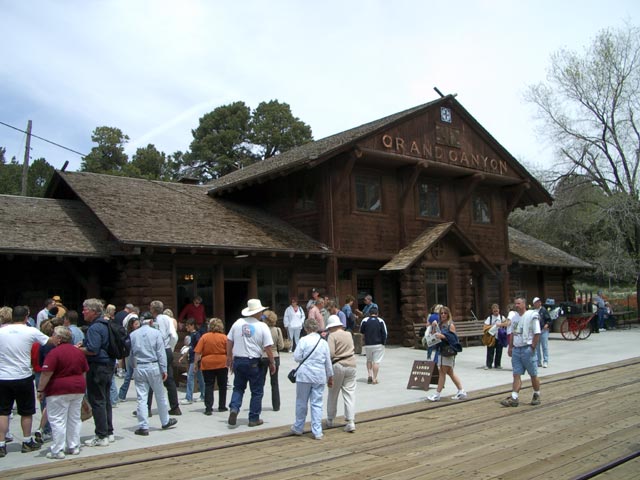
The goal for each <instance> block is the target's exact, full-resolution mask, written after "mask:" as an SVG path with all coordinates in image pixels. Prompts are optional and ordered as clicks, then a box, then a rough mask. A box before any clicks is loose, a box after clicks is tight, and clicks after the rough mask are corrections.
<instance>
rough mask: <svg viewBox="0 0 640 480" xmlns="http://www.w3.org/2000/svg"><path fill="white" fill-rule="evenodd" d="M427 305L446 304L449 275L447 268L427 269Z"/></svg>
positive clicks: (430, 306) (447, 300)
mask: <svg viewBox="0 0 640 480" xmlns="http://www.w3.org/2000/svg"><path fill="white" fill-rule="evenodd" d="M426 277H427V282H426V283H427V305H428V307H429V308H432V307H433V306H434V305H436V304H438V303H439V304H442V305H447V304H448V302H449V275H448V272H447V270H427V272H426Z"/></svg>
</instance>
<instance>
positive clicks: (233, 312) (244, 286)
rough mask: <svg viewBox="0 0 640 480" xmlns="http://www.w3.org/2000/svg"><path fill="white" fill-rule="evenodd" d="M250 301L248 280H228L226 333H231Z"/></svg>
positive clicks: (225, 301)
mask: <svg viewBox="0 0 640 480" xmlns="http://www.w3.org/2000/svg"><path fill="white" fill-rule="evenodd" d="M247 300H249V282H248V281H246V280H227V281H225V282H224V322H225V331H227V332H228V331H229V329H230V328H231V325H233V322H235V321H236V320H237V319H238V318H240V316H241V313H240V312H241V311H242V309H243V308H245V307H246V306H247Z"/></svg>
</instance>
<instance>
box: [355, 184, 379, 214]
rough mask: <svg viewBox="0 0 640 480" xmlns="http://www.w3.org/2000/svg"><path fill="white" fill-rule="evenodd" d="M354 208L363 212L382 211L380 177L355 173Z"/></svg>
mask: <svg viewBox="0 0 640 480" xmlns="http://www.w3.org/2000/svg"><path fill="white" fill-rule="evenodd" d="M355 183H356V209H358V210H362V211H365V212H381V211H382V186H381V182H380V177H377V176H375V175H356V177H355Z"/></svg>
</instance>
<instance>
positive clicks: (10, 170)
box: [0, 148, 22, 195]
mask: <svg viewBox="0 0 640 480" xmlns="http://www.w3.org/2000/svg"><path fill="white" fill-rule="evenodd" d="M5 152H6V150H5V149H4V148H2V149H0V154H1V155H0V160H2V161H1V162H0V193H1V194H4V195H20V189H21V179H22V165H21V164H19V163H18V162H17V161H16V159H15V157H14V158H12V159H11V161H9V162H7V161H6V160H5V158H4V156H5Z"/></svg>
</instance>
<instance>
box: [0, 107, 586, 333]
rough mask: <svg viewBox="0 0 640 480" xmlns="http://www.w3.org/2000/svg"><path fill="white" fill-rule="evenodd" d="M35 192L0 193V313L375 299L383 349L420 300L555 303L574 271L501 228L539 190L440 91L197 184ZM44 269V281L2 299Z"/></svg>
mask: <svg viewBox="0 0 640 480" xmlns="http://www.w3.org/2000/svg"><path fill="white" fill-rule="evenodd" d="M47 196H48V197H49V198H46V199H24V198H20V197H4V198H2V199H1V200H0V209H3V210H5V211H6V213H7V214H8V215H7V217H6V220H7V223H8V224H7V225H4V227H3V228H5V229H7V228H11V229H12V233H11V235H9V236H8V237H7V238H5V239H2V240H0V253H2V254H3V257H2V258H1V259H0V267H2V268H3V271H5V272H9V273H10V276H9V277H8V276H7V275H5V278H3V279H2V280H0V281H1V282H2V283H0V286H1V287H2V290H3V292H5V293H4V295H3V297H4V298H2V299H1V300H3V301H4V302H5V303H13V304H15V303H19V302H22V303H29V304H30V305H32V306H38V305H37V303H36V304H35V305H34V303H33V301H34V297H36V296H38V295H39V296H40V297H41V299H40V301H42V300H43V299H44V298H45V297H47V296H50V295H52V294H55V293H58V294H61V295H63V299H64V298H65V296H67V297H71V298H69V300H68V302H76V304H77V302H81V301H82V299H83V298H84V297H86V296H98V297H102V298H105V299H107V300H108V301H110V302H111V303H116V304H117V305H118V306H121V305H122V304H124V303H129V302H130V303H134V304H138V305H141V306H142V307H143V308H144V307H146V305H148V302H149V301H151V300H153V299H160V300H162V301H163V302H164V303H165V304H166V305H167V306H169V307H171V308H174V309H175V310H176V312H175V313H176V315H177V312H178V311H179V310H180V308H181V307H182V306H183V305H184V304H185V303H187V302H188V301H189V300H190V299H191V298H192V297H193V296H194V295H196V294H198V295H200V296H202V297H203V299H204V304H205V307H206V310H207V313H208V314H209V315H214V316H217V317H221V318H223V319H224V320H225V321H226V323H227V325H230V323H231V322H232V321H233V320H235V318H237V316H238V315H239V312H240V310H241V309H242V307H243V306H244V305H245V304H246V300H247V298H252V297H259V298H260V299H261V300H262V302H263V303H264V304H267V305H270V306H273V308H274V309H275V310H276V312H277V313H278V314H279V315H282V313H283V311H284V309H285V308H286V306H287V305H288V304H289V299H290V297H292V296H295V297H298V298H300V299H301V300H302V299H306V298H308V296H309V293H310V290H311V288H313V287H315V288H319V289H320V290H321V291H322V292H324V293H326V294H327V295H328V296H330V297H335V298H338V300H339V301H342V300H343V299H344V297H345V296H346V295H347V294H353V295H355V296H357V298H358V299H359V301H361V299H362V298H363V297H364V296H365V295H366V294H371V295H373V297H374V300H375V301H376V303H378V305H379V306H380V309H381V315H382V316H383V317H384V318H385V320H386V321H387V324H388V326H389V329H390V338H391V341H392V342H394V343H405V344H409V343H411V342H412V341H413V339H412V336H413V330H412V328H411V325H412V324H413V322H415V321H418V320H420V319H421V318H424V316H425V315H426V314H427V312H428V309H429V308H430V307H431V306H432V305H433V304H434V303H443V304H447V305H449V306H450V307H451V309H452V312H453V315H454V318H455V319H456V320H458V321H464V320H465V319H467V318H469V317H470V316H471V312H472V311H473V312H475V313H477V315H478V316H485V315H486V313H487V311H488V309H489V306H490V305H491V304H492V303H499V304H500V305H502V306H503V308H504V307H506V305H507V303H509V302H510V300H511V299H512V298H513V296H514V295H515V294H522V295H525V296H526V297H527V298H530V297H532V296H534V295H536V296H540V297H545V298H546V297H553V298H556V300H568V299H570V298H571V295H572V291H571V273H572V271H573V270H574V269H579V268H588V267H589V265H588V264H586V263H585V262H582V261H581V260H579V259H577V258H575V257H573V256H571V255H568V254H566V253H564V252H561V251H559V250H557V249H554V248H553V247H550V246H549V245H546V244H544V243H543V242H539V241H537V240H535V239H532V238H531V237H528V236H526V235H524V234H522V233H521V232H517V231H515V230H513V229H509V228H508V225H507V217H508V215H509V213H510V212H511V211H512V210H513V209H514V208H518V207H525V206H527V205H535V204H539V203H545V202H546V203H550V202H551V201H552V199H551V196H550V195H549V194H548V193H547V192H546V191H545V189H544V188H543V187H542V186H541V185H540V184H539V182H537V181H536V179H535V178H533V177H532V176H531V175H530V174H529V173H528V172H527V171H526V170H525V169H524V168H523V167H522V166H521V165H520V164H519V163H518V162H517V161H516V160H515V158H513V157H512V156H511V155H510V154H509V153H508V152H507V151H506V150H505V149H504V148H503V147H502V146H500V144H499V143H498V142H497V141H496V140H495V139H493V137H491V135H489V133H488V132H486V131H485V130H484V128H482V126H481V125H479V124H478V122H477V121H475V119H474V118H473V117H472V116H471V115H470V114H469V113H468V112H467V111H466V110H465V109H464V108H463V107H462V105H461V104H460V103H459V102H457V100H456V99H455V98H453V97H452V96H446V97H443V98H442V99H439V100H437V101H434V102H430V103H428V104H425V105H421V106H419V107H415V108H413V109H410V110H407V111H404V112H400V113H398V114H395V115H391V116H389V117H385V118H383V119H380V120H376V121H374V122H371V123H368V124H365V125H362V126H360V127H356V128H354V129H351V130H347V131H346V132H342V133H339V134H336V135H333V136H331V137H327V138H325V139H322V140H318V141H315V142H310V143H309V144H306V145H303V146H301V147H299V148H296V149H293V150H291V151H288V152H286V153H283V154H280V155H278V156H276V157H273V158H270V159H268V160H265V161H263V162H259V163H257V164H254V165H251V166H249V167H247V168H244V169H242V170H239V171H236V172H233V173H231V174H229V175H226V176H224V177H222V178H220V179H217V180H215V181H214V182H212V183H211V184H209V185H204V186H199V185H186V184H176V183H164V182H154V181H147V180H139V179H131V178H125V177H113V176H107V175H97V174H88V173H75V172H57V173H56V175H55V177H54V179H53V181H52V182H51V184H50V185H49V188H48V192H47ZM27 204H31V205H34V207H33V208H35V209H36V210H26V209H25V205H27ZM37 204H41V205H43V206H44V205H47V207H45V208H50V209H51V211H52V214H51V215H47V214H46V213H44V211H40V213H38V210H37V208H38V207H37V206H36V205H37ZM70 212H71V213H70ZM0 213H2V211H1V210H0ZM10 219H13V220H10ZM4 220H5V219H3V220H2V222H3V223H5V222H4ZM25 224H26V225H25ZM34 232H37V235H38V241H35V242H32V243H33V244H28V245H27V244H21V238H24V237H32V236H33V234H34ZM67 235H68V236H69V237H68V238H67V240H66V243H65V242H60V243H58V240H60V239H61V238H62V237H65V236H67ZM3 240H4V241H3ZM46 262H50V263H52V264H54V265H55V266H56V267H57V268H56V270H57V274H54V275H53V276H51V277H50V278H47V279H46V280H44V279H43V278H42V277H40V280H39V281H40V282H47V286H45V285H38V286H37V287H36V288H35V289H34V288H32V289H29V288H24V287H23V286H21V287H20V288H19V289H18V288H14V286H17V285H22V284H21V283H20V281H18V280H17V279H18V278H21V279H22V278H24V277H25V276H27V277H29V276H32V275H35V274H37V272H38V270H39V268H40V267H42V266H43V264H44V263H46ZM49 268H50V267H48V266H47V267H46V269H45V270H48V269H49ZM27 283H28V282H27ZM45 290H46V292H45ZM26 292H29V293H26ZM71 305H72V306H73V305H74V304H73V303H71Z"/></svg>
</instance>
